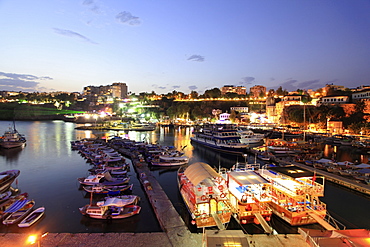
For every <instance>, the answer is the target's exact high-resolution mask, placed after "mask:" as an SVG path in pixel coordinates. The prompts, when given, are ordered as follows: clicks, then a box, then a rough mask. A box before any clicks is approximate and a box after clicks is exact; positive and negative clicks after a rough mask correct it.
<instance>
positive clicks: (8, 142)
mask: <svg viewBox="0 0 370 247" xmlns="http://www.w3.org/2000/svg"><path fill="white" fill-rule="evenodd" d="M25 144H26V138H25V137H24V136H23V135H21V134H20V133H19V132H18V131H17V130H16V128H15V126H14V127H9V129H8V130H7V131H5V132H4V134H3V135H2V136H1V138H0V147H2V148H8V149H9V148H17V147H24V146H25Z"/></svg>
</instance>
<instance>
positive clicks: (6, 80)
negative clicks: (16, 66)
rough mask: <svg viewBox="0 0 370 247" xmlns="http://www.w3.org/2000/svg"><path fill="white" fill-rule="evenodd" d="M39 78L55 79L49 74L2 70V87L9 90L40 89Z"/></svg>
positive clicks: (0, 76) (0, 83) (0, 81)
mask: <svg viewBox="0 0 370 247" xmlns="http://www.w3.org/2000/svg"><path fill="white" fill-rule="evenodd" d="M38 80H53V78H51V77H48V76H41V77H39V76H35V75H27V74H15V73H5V72H1V71H0V87H1V88H2V90H7V91H40V89H45V88H41V87H38V85H39V82H38Z"/></svg>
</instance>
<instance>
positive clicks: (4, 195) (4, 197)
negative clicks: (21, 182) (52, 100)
mask: <svg viewBox="0 0 370 247" xmlns="http://www.w3.org/2000/svg"><path fill="white" fill-rule="evenodd" d="M11 196H12V192H11V191H6V192H4V193H1V194H0V203H1V202H4V201H5V200H8V199H9V198H10V197H11Z"/></svg>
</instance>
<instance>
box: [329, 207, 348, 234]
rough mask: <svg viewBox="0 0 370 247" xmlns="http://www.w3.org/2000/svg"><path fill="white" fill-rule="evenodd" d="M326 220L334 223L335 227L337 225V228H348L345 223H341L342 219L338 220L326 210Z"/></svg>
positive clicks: (331, 223)
mask: <svg viewBox="0 0 370 247" xmlns="http://www.w3.org/2000/svg"><path fill="white" fill-rule="evenodd" d="M324 220H325V221H326V222H328V223H329V224H330V225H332V226H333V227H335V229H337V230H345V229H346V226H345V225H344V224H343V223H341V222H340V221H338V220H337V219H335V218H334V217H333V216H331V215H330V213H329V212H328V211H326V215H325V218H324Z"/></svg>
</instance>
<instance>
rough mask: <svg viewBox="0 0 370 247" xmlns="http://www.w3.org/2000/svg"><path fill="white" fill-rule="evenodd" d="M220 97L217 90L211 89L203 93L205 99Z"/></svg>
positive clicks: (219, 91) (219, 92)
mask: <svg viewBox="0 0 370 247" xmlns="http://www.w3.org/2000/svg"><path fill="white" fill-rule="evenodd" d="M220 96H221V90H220V89H219V88H213V89H210V90H206V91H205V92H204V97H205V98H219V97H220Z"/></svg>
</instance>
